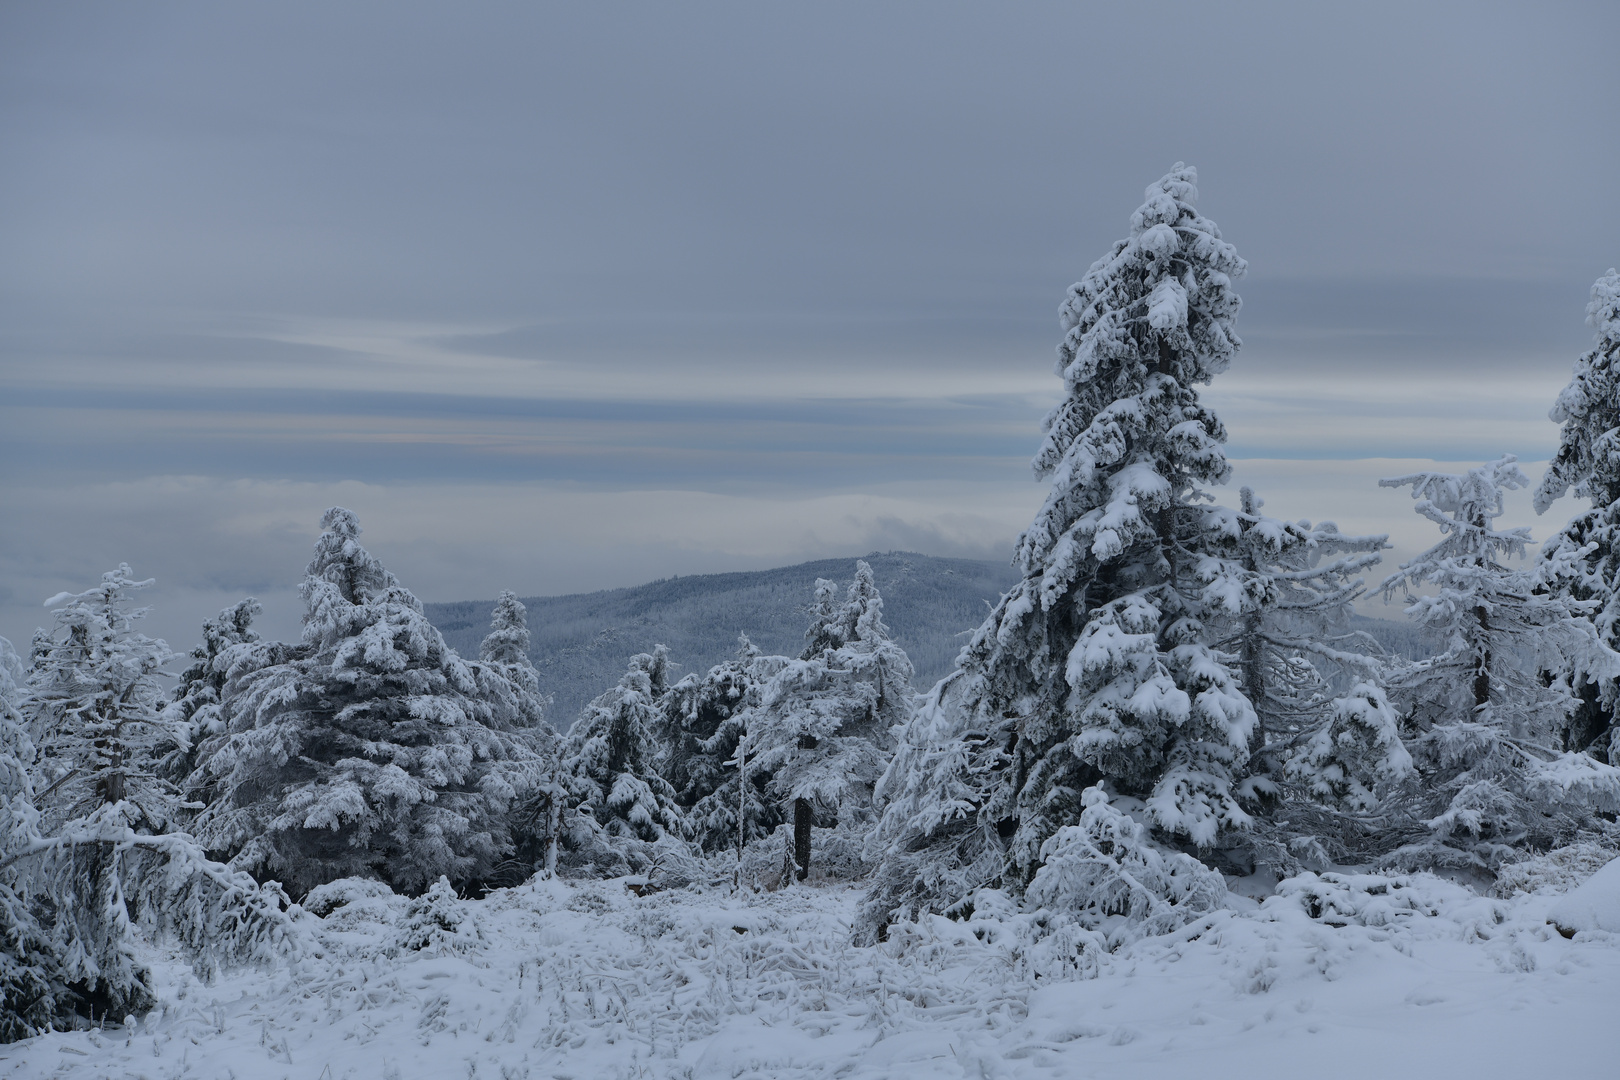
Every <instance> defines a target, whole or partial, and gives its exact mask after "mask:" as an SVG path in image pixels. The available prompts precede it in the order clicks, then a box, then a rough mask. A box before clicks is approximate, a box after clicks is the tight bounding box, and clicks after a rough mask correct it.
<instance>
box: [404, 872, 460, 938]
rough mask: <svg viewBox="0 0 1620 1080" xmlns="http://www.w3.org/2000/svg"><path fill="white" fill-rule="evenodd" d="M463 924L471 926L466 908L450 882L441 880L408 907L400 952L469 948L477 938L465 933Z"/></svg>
mask: <svg viewBox="0 0 1620 1080" xmlns="http://www.w3.org/2000/svg"><path fill="white" fill-rule="evenodd" d="M464 924H468V913H467V906H466V905H465V904H464V903H462V901H461V898H460V897H458V896H457V895H456V890H455V888H454V887H452V886H451V884H450V879H449V878H447V877H440V878H439V880H438V881H435V882H434V883H433V885H432V886H431V887H430V888H429V889H428V890H427V892H425V893H423V894H422V895H421V896H418V897H416V898H414V899H413V900H411V902H410V903H409V904H408V905H407V906H406V908H405V917H404V918H403V919H402V920H400V924H399V936H398V945H399V948H401V949H403V950H406V951H408V952H420V951H421V950H423V949H428V948H433V949H463V948H466V947H467V946H468V945H470V944H472V943H473V942H474V941H476V940H477V937H476V934H474V933H471V932H468V931H464V930H463V929H462V927H463V925H464ZM469 925H470V924H469Z"/></svg>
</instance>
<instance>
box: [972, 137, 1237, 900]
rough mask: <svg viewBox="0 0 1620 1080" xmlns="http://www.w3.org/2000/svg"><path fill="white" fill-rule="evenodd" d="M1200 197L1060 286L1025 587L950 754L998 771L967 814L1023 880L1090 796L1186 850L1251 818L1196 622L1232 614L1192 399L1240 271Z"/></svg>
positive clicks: (1208, 427)
mask: <svg viewBox="0 0 1620 1080" xmlns="http://www.w3.org/2000/svg"><path fill="white" fill-rule="evenodd" d="M1195 181H1196V173H1195V172H1194V170H1193V169H1191V168H1188V167H1186V166H1183V165H1177V166H1176V168H1175V169H1174V170H1173V171H1172V172H1171V173H1170V174H1169V175H1167V176H1165V177H1164V178H1163V179H1162V180H1160V181H1158V182H1157V183H1155V184H1153V185H1152V186H1150V187H1149V188H1148V190H1147V201H1146V203H1144V205H1143V206H1142V207H1141V208H1139V209H1138V210H1137V211H1136V213H1135V214H1133V215H1132V216H1131V231H1130V235H1129V236H1128V237H1127V238H1126V239H1124V240H1121V241H1120V242H1119V243H1117V244H1115V245H1114V247H1113V249H1112V250H1110V251H1109V253H1108V254H1107V255H1105V256H1104V257H1103V258H1101V259H1099V260H1098V261H1097V262H1096V263H1095V264H1093V266H1092V267H1091V270H1090V271H1089V272H1088V273H1087V274H1086V276H1085V277H1084V278H1083V279H1081V281H1080V282H1079V283H1077V284H1076V285H1074V286H1073V287H1072V288H1071V289H1070V290H1069V296H1068V299H1067V301H1066V302H1065V303H1064V305H1063V308H1062V312H1061V317H1062V323H1063V327H1064V330H1065V337H1064V340H1063V344H1062V345H1061V346H1060V347H1059V349H1058V361H1057V367H1056V370H1057V374H1058V375H1059V377H1060V378H1061V379H1062V380H1063V388H1064V400H1063V401H1062V403H1060V404H1059V405H1058V406H1057V408H1055V409H1054V410H1053V411H1052V413H1051V414H1050V415H1049V416H1048V417H1047V418H1046V421H1045V423H1044V425H1043V426H1044V430H1045V432H1046V439H1045V442H1044V443H1043V445H1042V447H1041V450H1040V452H1039V454H1037V456H1036V458H1035V461H1034V467H1035V472H1036V474H1037V475H1038V476H1040V477H1043V478H1046V479H1048V480H1049V481H1050V489H1049V492H1048V494H1047V498H1046V502H1045V504H1044V505H1043V506H1042V508H1041V510H1040V511H1039V513H1037V514H1036V516H1035V520H1034V522H1033V523H1032V524H1031V525H1030V527H1029V528H1028V529H1026V530H1025V532H1024V533H1023V535H1022V537H1021V538H1020V540H1019V544H1018V553H1017V557H1016V562H1017V565H1019V566H1020V567H1021V568H1022V569H1023V571H1024V574H1025V577H1024V580H1023V581H1022V582H1021V583H1020V584H1019V585H1018V586H1016V587H1015V588H1014V589H1013V590H1012V591H1011V592H1010V593H1008V594H1007V596H1006V597H1005V598H1004V599H1003V600H1002V602H1001V604H1000V605H999V606H998V607H997V608H996V610H995V611H994V612H993V613H992V614H991V616H990V617H989V619H988V620H987V621H986V622H985V624H984V625H983V626H981V627H980V628H979V630H978V632H977V633H976V634H975V635H974V637H973V639H972V641H971V642H970V644H969V645H968V647H967V648H966V650H965V651H964V652H963V654H962V657H961V659H960V661H959V664H960V665H961V667H962V669H963V670H964V672H965V673H966V674H967V676H968V678H967V680H966V681H965V682H963V683H962V684H960V686H959V688H958V689H957V690H956V691H955V693H954V694H953V695H952V699H953V700H954V701H955V702H956V703H957V707H961V708H964V709H966V710H968V712H969V713H971V716H970V717H966V718H964V719H963V721H962V723H961V724H960V725H959V731H960V732H961V737H963V738H967V739H970V740H972V741H974V743H975V745H977V746H979V747H980V748H981V749H980V751H979V753H990V754H1005V755H1007V760H1006V763H1005V767H1004V768H985V767H978V766H975V767H974V768H973V769H972V770H971V771H972V772H973V773H974V774H975V775H979V776H988V775H990V774H991V773H994V775H995V776H996V781H995V787H994V790H993V791H990V792H986V793H985V794H984V799H983V801H982V802H981V809H980V810H979V812H982V813H989V814H991V815H993V819H994V820H996V821H998V822H1000V823H1001V825H1000V826H999V827H1000V828H1002V829H1003V831H1006V832H1008V833H1010V835H1011V850H1010V852H1009V855H1010V861H1011V864H1012V865H1013V866H1014V867H1016V868H1017V870H1018V872H1017V874H1015V875H1014V876H1015V878H1017V879H1020V880H1022V879H1027V876H1028V875H1029V874H1032V873H1033V872H1034V870H1035V868H1036V867H1037V866H1038V864H1039V861H1040V850H1041V846H1042V845H1043V844H1044V843H1045V841H1046V839H1047V838H1048V837H1050V836H1051V835H1052V834H1053V833H1054V832H1055V831H1056V830H1057V829H1058V828H1060V827H1062V826H1064V825H1067V824H1073V823H1075V822H1076V821H1078V820H1079V817H1080V813H1081V809H1082V808H1081V806H1080V804H1079V793H1080V792H1081V791H1082V790H1084V789H1085V788H1087V787H1091V786H1093V785H1095V784H1097V783H1099V782H1103V781H1108V782H1110V783H1111V784H1113V785H1114V787H1115V789H1116V790H1118V791H1120V792H1121V793H1125V794H1133V795H1138V796H1140V797H1143V798H1146V799H1147V800H1148V803H1149V806H1150V807H1151V810H1152V813H1153V815H1154V820H1155V821H1156V822H1157V824H1158V825H1159V827H1161V828H1163V829H1165V830H1166V831H1168V832H1171V833H1178V834H1181V835H1183V836H1186V837H1188V838H1190V839H1192V840H1194V841H1196V842H1197V843H1199V844H1210V843H1212V842H1213V841H1214V839H1215V836H1216V834H1217V832H1218V831H1219V830H1220V829H1221V828H1223V827H1238V826H1242V825H1244V824H1245V823H1246V822H1247V821H1248V815H1247V814H1246V813H1245V812H1244V811H1243V810H1242V808H1241V807H1240V806H1239V805H1238V803H1237V800H1236V797H1235V795H1234V793H1233V778H1234V775H1235V774H1236V772H1237V770H1238V769H1239V768H1240V767H1241V765H1242V763H1243V761H1244V760H1245V759H1246V757H1247V755H1248V749H1249V740H1250V737H1251V735H1252V733H1253V731H1254V728H1255V714H1254V710H1253V708H1252V707H1251V706H1250V704H1249V702H1248V700H1247V699H1246V698H1245V697H1244V695H1243V693H1242V691H1241V689H1240V686H1239V681H1238V679H1237V678H1236V677H1235V675H1234V673H1233V672H1232V671H1231V670H1230V668H1229V667H1228V664H1227V660H1226V658H1225V657H1224V656H1223V655H1222V654H1220V653H1218V652H1216V651H1215V650H1214V649H1213V648H1212V647H1211V645H1212V641H1211V636H1212V633H1213V631H1212V630H1211V629H1210V628H1209V627H1208V626H1207V624H1206V620H1207V619H1208V618H1210V617H1212V616H1214V617H1224V616H1225V615H1226V614H1227V612H1226V611H1225V609H1224V608H1220V609H1217V610H1212V605H1214V604H1216V603H1217V602H1218V601H1219V600H1220V599H1221V598H1222V596H1223V594H1224V593H1225V592H1227V591H1228V590H1227V589H1226V587H1225V585H1224V584H1222V583H1221V582H1218V581H1216V580H1214V579H1215V578H1218V577H1220V576H1222V575H1225V574H1229V573H1230V574H1236V573H1238V572H1239V571H1241V566H1239V565H1237V564H1235V563H1229V562H1227V563H1223V562H1220V561H1218V560H1219V559H1220V558H1221V557H1222V555H1223V549H1224V548H1225V547H1226V546H1227V545H1228V544H1229V542H1230V539H1231V532H1230V529H1229V524H1230V521H1229V517H1228V515H1226V514H1224V513H1220V512H1216V511H1213V510H1211V509H1210V508H1209V507H1207V506H1205V505H1204V500H1205V498H1206V496H1205V495H1204V493H1203V491H1202V490H1201V485H1209V484H1219V483H1222V482H1224V481H1225V480H1226V478H1227V476H1228V474H1229V473H1230V468H1229V466H1228V465H1227V462H1226V458H1225V455H1224V454H1223V452H1222V449H1221V443H1222V442H1223V441H1224V440H1225V438H1226V432H1225V429H1224V428H1223V427H1222V425H1221V423H1220V421H1219V420H1218V419H1217V418H1216V417H1215V415H1214V414H1213V413H1212V412H1211V411H1210V410H1209V409H1207V408H1206V407H1204V405H1203V404H1202V403H1201V402H1200V401H1199V397H1198V391H1197V385H1198V384H1200V383H1207V382H1208V381H1210V379H1212V378H1213V377H1214V376H1216V375H1218V374H1220V373H1221V372H1223V371H1225V370H1226V369H1227V367H1228V365H1229V364H1230V363H1231V361H1232V358H1233V356H1234V355H1235V353H1236V351H1237V348H1238V345H1239V341H1238V338H1237V336H1236V335H1235V334H1234V333H1233V330H1232V321H1233V319H1234V318H1235V317H1236V315H1237V312H1238V308H1239V306H1240V301H1239V299H1238V296H1237V293H1236V292H1235V291H1234V290H1233V287H1232V283H1233V280H1234V279H1235V278H1237V277H1239V276H1241V275H1242V274H1243V272H1244V270H1245V264H1244V262H1243V260H1242V259H1240V258H1239V257H1238V255H1237V253H1236V251H1235V250H1234V249H1233V247H1232V246H1231V245H1230V244H1228V243H1227V242H1225V241H1224V240H1223V239H1222V238H1221V234H1220V230H1219V229H1218V228H1217V227H1216V226H1215V223H1214V222H1212V221H1210V220H1209V219H1208V218H1206V217H1204V216H1202V215H1201V214H1200V213H1199V212H1198V210H1197V209H1196V206H1195V202H1196V199H1197V188H1196V186H1195ZM1212 558H1213V559H1216V560H1217V561H1216V562H1214V563H1212V562H1210V561H1209V560H1210V559H1212ZM1212 569H1213V570H1214V571H1215V573H1214V574H1212V572H1211V571H1212ZM1236 587H1238V588H1241V583H1239V584H1238V585H1237V586H1236Z"/></svg>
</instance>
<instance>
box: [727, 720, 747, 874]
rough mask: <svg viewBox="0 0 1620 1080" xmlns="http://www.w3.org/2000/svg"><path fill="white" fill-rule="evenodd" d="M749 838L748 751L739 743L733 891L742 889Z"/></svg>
mask: <svg viewBox="0 0 1620 1080" xmlns="http://www.w3.org/2000/svg"><path fill="white" fill-rule="evenodd" d="M747 836H748V750H747V748H746V747H745V746H744V745H743V743H741V742H739V743H737V872H736V874H734V875H733V876H732V879H731V888H732V891H734V892H735V891H737V890H739V889H741V888H742V860H743V844H744V843H745V842H746V839H747Z"/></svg>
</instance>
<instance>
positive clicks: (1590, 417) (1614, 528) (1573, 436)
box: [1535, 270, 1620, 765]
mask: <svg viewBox="0 0 1620 1080" xmlns="http://www.w3.org/2000/svg"><path fill="white" fill-rule="evenodd" d="M1586 321H1587V322H1588V323H1590V324H1591V325H1592V328H1593V329H1594V330H1596V331H1597V341H1596V343H1595V344H1594V345H1593V346H1592V348H1591V350H1589V351H1588V352H1587V353H1586V354H1585V355H1584V356H1582V357H1581V358H1580V359H1578V360H1576V361H1575V372H1574V375H1573V376H1572V377H1571V378H1570V381H1569V385H1568V386H1566V387H1564V389H1563V392H1561V393H1560V394H1559V395H1558V401H1557V403H1556V404H1554V405H1553V407H1552V412H1551V413H1550V416H1551V418H1552V420H1553V421H1554V422H1555V423H1558V424H1562V425H1563V431H1562V432H1561V433H1560V436H1559V446H1558V453H1557V454H1556V455H1555V456H1554V457H1553V461H1552V464H1551V465H1550V466H1549V467H1548V469H1547V472H1546V474H1545V475H1543V476H1542V478H1541V483H1540V484H1539V485H1538V486H1537V488H1536V493H1535V508H1536V513H1538V514H1541V513H1545V512H1546V510H1547V508H1548V507H1549V506H1551V505H1552V504H1553V502H1554V501H1556V500H1558V499H1560V498H1562V497H1563V496H1564V495H1565V494H1566V493H1568V492H1569V491H1571V490H1573V491H1574V493H1575V494H1576V495H1578V496H1580V497H1581V498H1584V499H1588V500H1590V501H1591V504H1592V506H1591V509H1589V510H1586V511H1584V512H1582V513H1580V514H1577V515H1575V517H1574V519H1573V520H1571V521H1570V523H1569V524H1567V525H1565V526H1564V527H1563V528H1562V529H1560V530H1559V531H1558V533H1557V534H1555V535H1554V536H1553V538H1552V539H1551V540H1549V541H1547V543H1546V544H1544V545H1542V548H1541V565H1542V578H1543V580H1544V581H1545V582H1546V584H1547V586H1548V587H1549V588H1550V589H1551V590H1552V591H1554V592H1557V593H1559V594H1561V595H1565V596H1569V597H1571V598H1573V599H1576V600H1582V601H1586V600H1590V601H1594V602H1595V604H1596V606H1595V609H1594V610H1593V612H1592V613H1591V616H1590V617H1591V619H1592V621H1593V623H1594V625H1596V627H1597V629H1598V633H1599V635H1600V636H1601V637H1602V638H1603V642H1604V644H1606V645H1608V646H1609V647H1610V648H1620V273H1616V272H1615V271H1614V270H1610V271H1609V272H1608V273H1607V274H1604V275H1603V276H1602V277H1600V278H1598V280H1597V281H1596V282H1595V283H1594V284H1593V285H1592V297H1591V301H1590V302H1589V303H1588V304H1587V306H1586ZM1560 670H1561V671H1562V672H1563V673H1564V674H1565V675H1566V676H1567V677H1568V678H1570V679H1571V681H1572V683H1573V686H1574V689H1575V692H1576V694H1577V696H1578V698H1579V704H1578V705H1577V707H1576V709H1575V711H1574V712H1573V713H1572V714H1571V717H1570V723H1569V725H1568V727H1567V728H1566V729H1565V731H1564V732H1563V745H1564V747H1565V748H1566V749H1570V750H1589V751H1590V752H1591V753H1592V754H1593V755H1594V756H1597V757H1598V758H1600V759H1601V760H1604V761H1607V762H1609V763H1610V764H1615V765H1620V726H1617V725H1616V723H1615V710H1616V707H1617V704H1620V686H1617V685H1616V683H1615V681H1614V680H1613V679H1611V678H1607V677H1605V676H1602V675H1599V674H1597V673H1595V672H1589V671H1584V670H1582V669H1580V668H1578V667H1573V666H1570V665H1565V666H1564V667H1563V668H1561V669H1560Z"/></svg>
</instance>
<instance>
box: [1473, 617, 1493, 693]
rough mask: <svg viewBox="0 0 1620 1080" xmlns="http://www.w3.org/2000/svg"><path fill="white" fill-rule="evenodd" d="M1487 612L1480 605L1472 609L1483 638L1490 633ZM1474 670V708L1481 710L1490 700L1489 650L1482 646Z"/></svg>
mask: <svg viewBox="0 0 1620 1080" xmlns="http://www.w3.org/2000/svg"><path fill="white" fill-rule="evenodd" d="M1488 614H1489V613H1488V612H1487V611H1486V610H1485V606H1484V605H1483V604H1481V605H1480V606H1479V607H1477V608H1475V609H1474V618H1476V619H1478V620H1479V628H1480V630H1481V631H1482V633H1481V635H1480V636H1481V637H1482V638H1483V637H1484V636H1485V634H1486V633H1489V632H1490V629H1491V624H1490V622H1489V621H1488V619H1487V616H1488ZM1475 663H1476V665H1477V666H1476V667H1475V668H1474V708H1475V710H1479V709H1483V708H1484V707H1485V706H1486V704H1488V703H1489V702H1490V700H1491V650H1490V649H1489V648H1487V647H1485V646H1484V645H1481V646H1480V650H1479V657H1478V659H1477V660H1476V661H1475Z"/></svg>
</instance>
